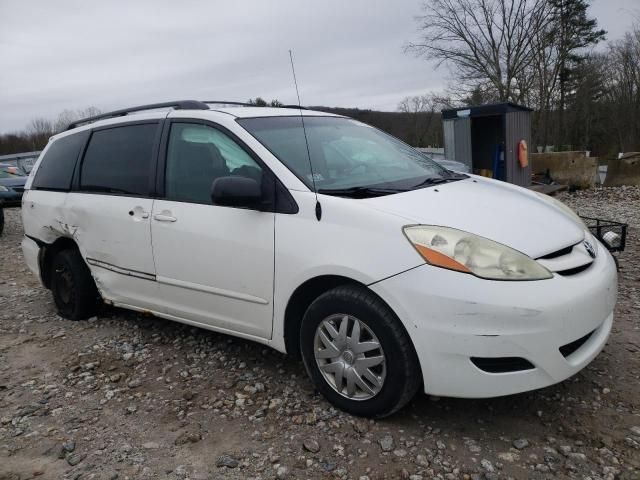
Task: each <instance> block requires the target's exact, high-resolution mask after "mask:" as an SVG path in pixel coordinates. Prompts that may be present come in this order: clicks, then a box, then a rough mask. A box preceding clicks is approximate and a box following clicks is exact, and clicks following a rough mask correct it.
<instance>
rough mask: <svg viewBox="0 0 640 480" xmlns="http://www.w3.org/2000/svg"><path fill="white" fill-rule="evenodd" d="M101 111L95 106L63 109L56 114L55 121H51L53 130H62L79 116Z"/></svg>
mask: <svg viewBox="0 0 640 480" xmlns="http://www.w3.org/2000/svg"><path fill="white" fill-rule="evenodd" d="M100 113H102V112H101V110H100V109H98V108H96V107H87V108H84V109H81V110H68V109H65V110H63V111H62V112H60V113H59V114H58V117H57V118H56V120H55V122H54V123H53V128H54V130H55V132H56V133H57V132H62V131H63V130H65V129H66V128H67V127H68V126H69V124H70V123H73V122H75V121H77V120H80V119H81V118H87V117H93V116H95V115H99V114H100Z"/></svg>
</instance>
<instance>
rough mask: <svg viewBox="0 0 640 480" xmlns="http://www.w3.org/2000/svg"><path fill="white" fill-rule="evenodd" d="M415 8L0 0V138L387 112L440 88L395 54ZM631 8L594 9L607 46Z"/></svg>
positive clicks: (284, 0)
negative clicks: (142, 122)
mask: <svg viewBox="0 0 640 480" xmlns="http://www.w3.org/2000/svg"><path fill="white" fill-rule="evenodd" d="M420 5H421V0H385V1H383V0H312V1H307V0H278V1H265V0H255V1H243V0H231V1H229V0H202V1H191V0H189V1H185V0H180V1H177V0H172V1H167V0H110V1H87V0H75V1H74V0H64V1H62V0H41V1H35V0H34V1H25V0H0V132H7V131H15V130H20V129H22V128H24V127H25V125H26V124H27V122H28V121H29V120H30V119H32V118H34V117H40V116H41V117H48V118H55V116H56V115H57V114H58V113H59V112H60V111H62V110H63V109H65V108H68V109H79V108H85V107H87V106H95V107H98V108H100V109H101V110H109V109H116V108H122V107H126V106H129V105H136V104H141V103H149V102H159V101H167V100H173V99H202V100H219V99H224V100H239V101H246V100H247V99H249V98H253V97H256V96H262V97H263V98H265V99H267V100H271V99H273V98H277V99H279V100H281V101H283V102H285V103H295V102H296V97H295V90H294V88H293V82H292V77H291V70H290V65H289V57H288V49H290V48H291V49H293V52H294V60H295V63H296V73H297V76H298V83H299V86H300V94H301V96H302V102H303V104H306V105H326V106H344V107H351V106H355V107H361V108H373V109H381V110H395V109H396V106H397V104H398V102H399V101H400V100H401V99H402V98H403V97H405V96H407V95H414V94H419V93H424V92H426V91H429V90H442V89H444V88H445V85H446V82H447V78H448V74H447V72H446V70H444V69H443V70H434V68H433V65H431V64H429V63H427V62H425V61H424V60H423V59H418V58H415V57H413V56H412V55H408V54H405V53H403V49H402V47H403V45H404V44H405V43H406V42H407V41H410V40H412V39H416V38H417V35H418V34H417V29H416V22H415V16H416V15H419V14H420ZM639 8H640V0H594V1H593V6H592V8H591V14H592V15H593V16H595V17H597V19H598V22H599V24H600V25H601V26H602V27H603V28H605V29H606V30H607V31H608V32H609V35H608V38H609V39H615V38H619V37H620V36H621V35H622V34H623V33H624V31H625V30H626V29H628V28H629V27H630V26H631V23H632V22H633V15H632V13H633V12H635V13H636V14H637V12H638V10H639Z"/></svg>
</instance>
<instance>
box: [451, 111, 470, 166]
mask: <svg viewBox="0 0 640 480" xmlns="http://www.w3.org/2000/svg"><path fill="white" fill-rule="evenodd" d="M454 128H455V139H456V143H455V144H456V158H455V159H454V160H455V161H457V162H462V163H464V164H465V165H466V166H467V167H469V170H470V171H473V162H472V159H471V119H470V118H468V117H467V118H458V119H457V120H456V121H455V127H454Z"/></svg>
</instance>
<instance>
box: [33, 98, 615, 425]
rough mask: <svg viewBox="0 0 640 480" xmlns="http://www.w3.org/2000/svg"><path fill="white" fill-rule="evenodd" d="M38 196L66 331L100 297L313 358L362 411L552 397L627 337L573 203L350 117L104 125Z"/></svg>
mask: <svg viewBox="0 0 640 480" xmlns="http://www.w3.org/2000/svg"><path fill="white" fill-rule="evenodd" d="M159 107H173V109H171V110H168V111H167V109H164V110H158V108H159ZM145 109H149V111H144V110H145ZM26 188H27V190H26V192H25V194H24V200H23V209H22V212H23V220H24V229H25V237H24V240H23V251H24V257H25V260H26V262H27V264H28V266H29V267H30V269H31V270H32V271H33V272H35V273H37V274H38V275H39V276H40V278H41V280H42V282H43V284H44V285H45V286H46V287H47V288H50V289H51V290H52V293H53V297H54V299H55V304H56V306H57V308H58V311H59V313H60V315H62V316H63V317H66V318H68V319H72V320H77V319H83V318H87V317H89V316H92V315H94V314H95V312H96V308H97V307H98V304H99V300H102V301H103V302H105V303H107V304H111V305H115V306H118V307H123V308H128V309H132V310H137V311H141V312H150V313H152V314H154V315H156V316H158V317H162V318H167V319H171V320H176V321H179V322H183V323H186V324H189V325H194V326H198V327H202V328H206V329H210V330H214V331H217V332H222V333H226V334H230V335H236V336H238V337H242V338H246V339H250V340H253V341H256V342H259V343H263V344H265V345H269V346H270V347H273V348H275V349H277V350H279V351H281V352H287V353H290V354H293V355H298V354H300V355H301V356H302V360H303V362H304V365H305V367H306V369H307V372H308V373H309V376H310V377H311V379H312V381H313V382H314V384H315V386H316V387H317V388H318V390H319V391H320V392H322V394H324V395H325V396H326V398H327V399H328V400H329V401H330V402H332V403H333V404H334V405H336V406H338V407H339V408H341V409H343V410H346V411H348V412H352V413H354V414H357V415H363V416H374V417H382V416H385V415H390V414H392V413H393V412H395V411H397V410H398V409H399V408H401V407H402V406H403V405H405V404H406V403H407V402H408V401H409V400H410V399H411V398H412V397H413V396H414V394H415V393H416V391H417V390H418V389H422V390H424V391H425V392H427V393H429V394H433V395H440V396H453V397H493V396H498V395H508V394H512V393H516V392H522V391H526V390H531V389H535V388H540V387H545V386H547V385H551V384H554V383H557V382H560V381H562V380H564V379H566V378H568V377H570V376H572V375H574V374H575V373H577V372H578V371H579V370H580V369H582V368H584V367H585V366H586V365H587V364H588V363H589V362H590V361H591V360H593V359H594V357H595V356H596V355H598V353H599V352H600V351H601V350H602V348H603V347H604V345H605V343H606V341H607V337H608V336H609V332H610V331H611V326H612V321H613V309H614V304H615V302H616V293H617V277H616V275H617V274H616V268H615V265H614V262H613V259H612V257H611V255H610V254H609V253H608V251H607V249H606V248H604V247H603V246H602V245H601V244H600V243H599V242H598V241H597V240H596V239H595V238H594V237H593V236H592V235H591V234H590V233H589V232H588V230H587V229H586V228H585V226H584V225H583V223H582V222H581V221H580V219H579V218H578V217H577V216H576V215H575V214H574V213H573V212H572V211H571V210H570V209H569V208H567V207H565V206H564V205H563V204H561V203H559V202H557V201H555V200H553V199H551V198H548V197H546V196H543V195H539V194H536V193H533V192H531V191H528V190H526V189H523V188H519V187H516V186H513V185H509V184H506V183H502V182H498V181H494V180H489V179H486V178H482V177H476V176H473V175H464V174H456V173H452V172H449V171H448V170H445V169H443V168H441V167H440V166H438V165H437V164H435V163H430V162H428V161H426V162H425V159H424V156H422V155H421V154H419V153H418V152H416V151H415V150H414V149H413V148H411V147H409V146H407V145H405V144H403V143H402V142H400V141H398V140H396V139H395V138H393V137H391V136H389V135H387V134H386V133H383V132H381V131H379V130H377V129H375V128H373V127H370V126H368V125H365V124H362V123H359V122H357V121H355V120H352V119H349V118H345V117H341V116H336V115H330V114H326V113H322V112H315V111H309V110H298V109H292V108H260V107H243V106H226V107H223V106H220V107H218V106H216V104H214V103H213V102H209V103H202V102H196V101H184V102H173V103H167V104H156V105H150V106H146V107H136V108H132V109H128V110H122V111H118V112H113V113H111V114H104V115H100V116H98V117H94V118H90V119H86V120H84V121H81V122H78V123H76V124H74V125H71V126H70V128H69V129H68V130H67V131H65V132H63V133H61V134H58V135H56V136H54V137H52V139H51V140H50V142H49V144H48V145H47V147H46V148H45V150H44V151H43V152H42V154H41V156H40V158H39V160H38V162H37V164H36V165H35V167H34V170H33V172H32V173H31V175H30V177H29V180H28V183H27V186H26Z"/></svg>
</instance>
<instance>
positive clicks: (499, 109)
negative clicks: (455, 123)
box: [442, 102, 533, 120]
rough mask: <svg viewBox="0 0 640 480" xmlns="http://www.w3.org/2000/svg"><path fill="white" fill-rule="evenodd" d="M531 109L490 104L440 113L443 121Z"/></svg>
mask: <svg viewBox="0 0 640 480" xmlns="http://www.w3.org/2000/svg"><path fill="white" fill-rule="evenodd" d="M532 111H533V109H531V108H529V107H525V106H523V105H518V104H516V103H511V102H506V103H491V104H488V105H472V106H469V107H459V108H451V109H447V110H443V111H442V118H443V119H445V120H446V119H451V118H458V117H480V116H487V115H504V114H505V113H509V112H532Z"/></svg>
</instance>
